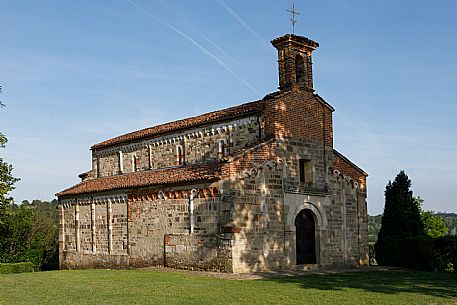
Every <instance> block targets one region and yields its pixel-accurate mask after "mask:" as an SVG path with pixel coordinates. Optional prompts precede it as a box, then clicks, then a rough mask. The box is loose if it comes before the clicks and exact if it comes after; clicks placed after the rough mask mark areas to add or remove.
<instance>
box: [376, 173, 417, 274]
mask: <svg viewBox="0 0 457 305" xmlns="http://www.w3.org/2000/svg"><path fill="white" fill-rule="evenodd" d="M410 187H411V180H410V179H409V178H408V176H407V175H406V174H405V172H404V171H401V172H400V173H399V174H398V175H397V177H396V178H395V180H394V182H391V181H389V183H388V184H387V186H386V190H385V193H384V194H385V206H384V214H383V217H382V220H381V229H380V231H379V234H378V241H377V242H376V244H375V251H376V260H377V262H378V264H380V265H390V266H403V265H404V260H405V259H407V257H406V258H405V257H404V256H403V255H402V254H401V253H397V250H398V249H399V248H400V247H399V244H400V243H401V240H403V239H405V238H410V237H418V236H423V235H424V228H423V224H422V220H421V216H420V212H419V209H418V207H417V204H416V203H415V201H414V199H413V192H412V191H411V190H410Z"/></svg>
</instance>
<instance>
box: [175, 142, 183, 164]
mask: <svg viewBox="0 0 457 305" xmlns="http://www.w3.org/2000/svg"><path fill="white" fill-rule="evenodd" d="M182 164H184V151H183V149H182V146H181V145H178V146H176V165H182Z"/></svg>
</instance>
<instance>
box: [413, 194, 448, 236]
mask: <svg viewBox="0 0 457 305" xmlns="http://www.w3.org/2000/svg"><path fill="white" fill-rule="evenodd" d="M413 199H414V202H415V203H416V205H417V208H418V209H419V212H420V215H421V219H422V223H423V224H424V232H425V234H427V236H429V237H431V238H438V237H442V236H445V235H446V233H447V227H446V223H445V222H444V220H443V219H442V218H441V217H439V216H438V215H435V213H434V212H433V211H424V210H423V208H422V205H423V204H424V199H422V198H421V197H420V196H417V197H414V198H413Z"/></svg>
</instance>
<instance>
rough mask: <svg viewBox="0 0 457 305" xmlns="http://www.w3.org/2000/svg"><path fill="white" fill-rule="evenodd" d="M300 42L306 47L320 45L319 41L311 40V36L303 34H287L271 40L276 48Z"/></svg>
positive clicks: (313, 47)
mask: <svg viewBox="0 0 457 305" xmlns="http://www.w3.org/2000/svg"><path fill="white" fill-rule="evenodd" d="M292 43H295V44H300V45H302V46H304V47H307V48H310V49H313V50H315V49H317V48H318V47H319V43H317V42H315V41H314V40H311V39H309V38H306V37H303V36H298V35H294V34H286V35H284V36H281V37H278V38H275V39H273V40H272V41H271V44H272V45H273V46H274V47H275V48H280V47H281V46H284V45H287V44H292Z"/></svg>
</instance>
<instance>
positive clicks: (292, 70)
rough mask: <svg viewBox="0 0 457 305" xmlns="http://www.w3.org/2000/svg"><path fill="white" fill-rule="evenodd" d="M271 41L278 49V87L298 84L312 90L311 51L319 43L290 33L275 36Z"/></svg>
mask: <svg viewBox="0 0 457 305" xmlns="http://www.w3.org/2000/svg"><path fill="white" fill-rule="evenodd" d="M271 43H272V44H273V46H274V47H275V48H276V49H277V50H278V67H279V89H281V90H282V89H287V88H290V87H292V86H299V87H301V88H302V89H304V90H307V91H311V92H312V91H314V89H313V68H312V60H311V53H312V52H313V51H314V50H316V49H317V48H318V47H319V44H318V43H317V42H315V41H312V40H311V39H308V38H306V37H303V36H296V35H292V34H287V35H284V36H282V37H279V38H276V39H274V40H273V41H272V42H271Z"/></svg>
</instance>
